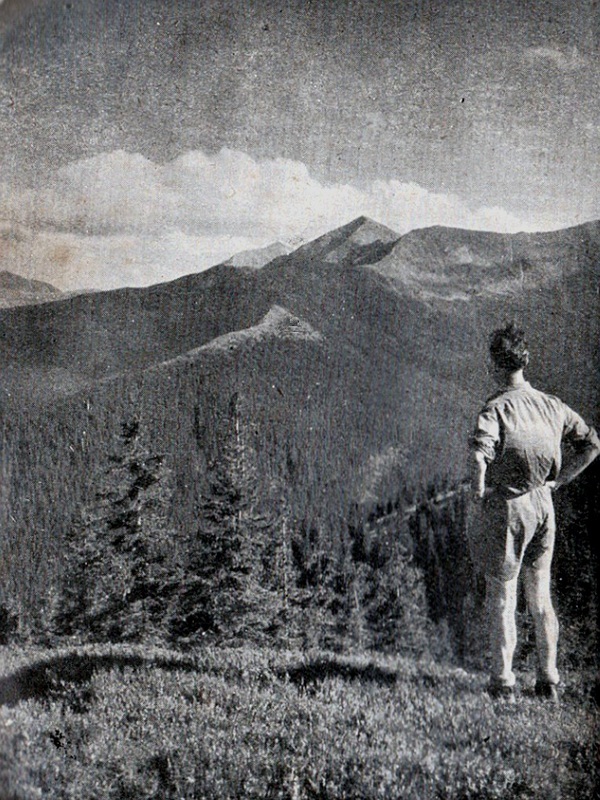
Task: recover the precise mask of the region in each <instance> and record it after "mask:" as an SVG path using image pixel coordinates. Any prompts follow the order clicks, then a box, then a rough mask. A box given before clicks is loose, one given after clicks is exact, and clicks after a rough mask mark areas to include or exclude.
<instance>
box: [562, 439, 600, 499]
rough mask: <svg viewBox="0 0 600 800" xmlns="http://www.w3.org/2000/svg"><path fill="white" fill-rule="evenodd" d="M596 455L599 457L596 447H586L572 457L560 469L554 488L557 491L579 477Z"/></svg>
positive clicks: (599, 453)
mask: <svg viewBox="0 0 600 800" xmlns="http://www.w3.org/2000/svg"><path fill="white" fill-rule="evenodd" d="M598 455H600V450H599V449H598V448H597V447H588V448H586V449H585V450H583V451H582V452H580V453H576V454H575V455H574V456H572V457H571V458H570V459H569V460H568V462H567V463H566V464H565V466H564V467H563V468H562V469H561V471H560V474H559V476H558V478H557V479H556V481H555V488H557V489H558V488H560V487H561V486H564V485H565V484H566V483H570V482H571V481H572V480H573V479H574V478H576V477H577V476H578V475H580V474H581V473H582V472H583V471H584V469H586V467H589V465H590V464H591V463H592V461H594V459H595V458H596V457H597V456H598Z"/></svg>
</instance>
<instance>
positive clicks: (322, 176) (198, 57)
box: [0, 0, 600, 289]
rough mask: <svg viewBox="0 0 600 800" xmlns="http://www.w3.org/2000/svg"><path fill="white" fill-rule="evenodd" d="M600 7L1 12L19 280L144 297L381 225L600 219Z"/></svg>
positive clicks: (41, 1)
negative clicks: (360, 224) (334, 232)
mask: <svg viewBox="0 0 600 800" xmlns="http://www.w3.org/2000/svg"><path fill="white" fill-rule="evenodd" d="M599 48H600V8H599V5H598V0H556V1H553V0H546V1H545V2H543V3H532V2H528V0H521V2H519V1H518V0H493V1H492V0H477V2H475V1H474V0H431V1H428V0H404V1H403V2H398V1H397V0H346V1H345V2H343V0H337V2H328V0H318V2H317V0H314V2H312V1H311V0H301V1H300V0H281V1H280V2H274V0H248V2H245V3H240V2H238V0H205V1H204V2H199V1H192V0H171V1H170V2H166V0H143V1H142V0H127V2H125V0H120V1H119V0H71V1H70V2H68V1H67V0H4V1H3V2H0V136H1V141H2V142H3V146H2V148H1V150H0V269H10V270H11V271H14V272H19V273H21V274H24V275H27V276H28V277H37V278H40V279H43V280H48V281H49V282H51V283H54V284H55V285H56V286H58V287H59V288H63V289H77V288H114V287H117V286H121V285H145V284H148V283H154V282H159V281H163V280H168V279H170V278H173V277H177V276H178V275H181V274H187V273H190V272H195V271H199V270H200V269H204V268H206V267H208V266H210V265H212V264H215V263H217V262H218V261H221V260H223V259H225V258H227V257H229V256H230V255H232V254H233V253H235V252H237V251H239V250H246V249H251V248H253V247H260V246H264V245H266V244H269V243H271V242H273V241H277V240H279V241H283V242H284V243H285V244H287V245H290V246H295V245H298V244H301V243H302V242H304V241H307V240H309V239H311V238H314V237H315V236H317V235H320V234H321V233H324V232H326V231H328V230H331V229H332V228H334V227H336V226H338V225H341V224H344V223H345V222H348V221H350V220H351V219H353V218H355V217H357V216H359V215H363V214H364V215H366V216H370V217H373V218H374V219H376V220H377V221H379V222H382V223H384V224H386V225H388V226H389V227H391V228H393V229H394V230H396V231H397V232H398V233H399V234H402V233H405V232H406V231H408V230H410V229H412V228H418V227H425V226H428V225H436V224H440V225H450V226H455V227H468V228H477V229H483V230H498V231H508V232H516V231H519V230H549V229H556V228H560V227H566V226H568V225H574V224H578V223H581V222H584V221H587V220H591V219H597V218H598V217H600V188H599V187H600V59H599V58H598V56H599Z"/></svg>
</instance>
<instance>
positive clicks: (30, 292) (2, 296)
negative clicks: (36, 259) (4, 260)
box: [0, 270, 62, 308]
mask: <svg viewBox="0 0 600 800" xmlns="http://www.w3.org/2000/svg"><path fill="white" fill-rule="evenodd" d="M61 295H62V292H61V291H60V289H57V288H56V287H55V286H51V285H50V284H49V283H45V282H44V281H36V280H31V279H29V278H23V277H22V276H21V275H15V274H14V273H12V272H8V271H7V270H3V271H2V272H0V308H11V307H13V306H21V305H31V304H33V303H47V302H49V301H50V300H56V299H58V298H59V297H61Z"/></svg>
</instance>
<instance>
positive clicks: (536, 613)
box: [527, 597, 556, 621]
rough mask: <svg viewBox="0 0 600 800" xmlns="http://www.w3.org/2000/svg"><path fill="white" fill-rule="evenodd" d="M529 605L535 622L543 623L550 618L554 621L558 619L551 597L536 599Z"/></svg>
mask: <svg viewBox="0 0 600 800" xmlns="http://www.w3.org/2000/svg"><path fill="white" fill-rule="evenodd" d="M527 605H528V608H529V613H530V614H531V616H532V617H533V619H534V620H540V621H543V620H546V619H548V618H550V619H553V618H555V617H556V615H555V613H554V608H553V606H552V601H551V600H550V597H545V598H536V599H535V600H534V601H533V602H529V603H528V604H527Z"/></svg>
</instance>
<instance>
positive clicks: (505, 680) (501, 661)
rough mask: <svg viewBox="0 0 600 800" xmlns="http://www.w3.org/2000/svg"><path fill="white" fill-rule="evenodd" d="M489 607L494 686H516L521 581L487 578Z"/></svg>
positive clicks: (491, 678) (492, 681) (491, 669)
mask: <svg viewBox="0 0 600 800" xmlns="http://www.w3.org/2000/svg"><path fill="white" fill-rule="evenodd" d="M485 580H486V606H487V618H488V628H489V643H490V685H496V686H514V685H515V680H516V679H515V674H514V672H513V671H512V662H513V656H514V653H515V647H516V646H517V624H516V620H515V612H516V610H517V581H518V576H515V577H514V578H513V579H512V580H509V581H503V580H500V579H498V578H493V577H491V576H490V575H487V576H486V579H485Z"/></svg>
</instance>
